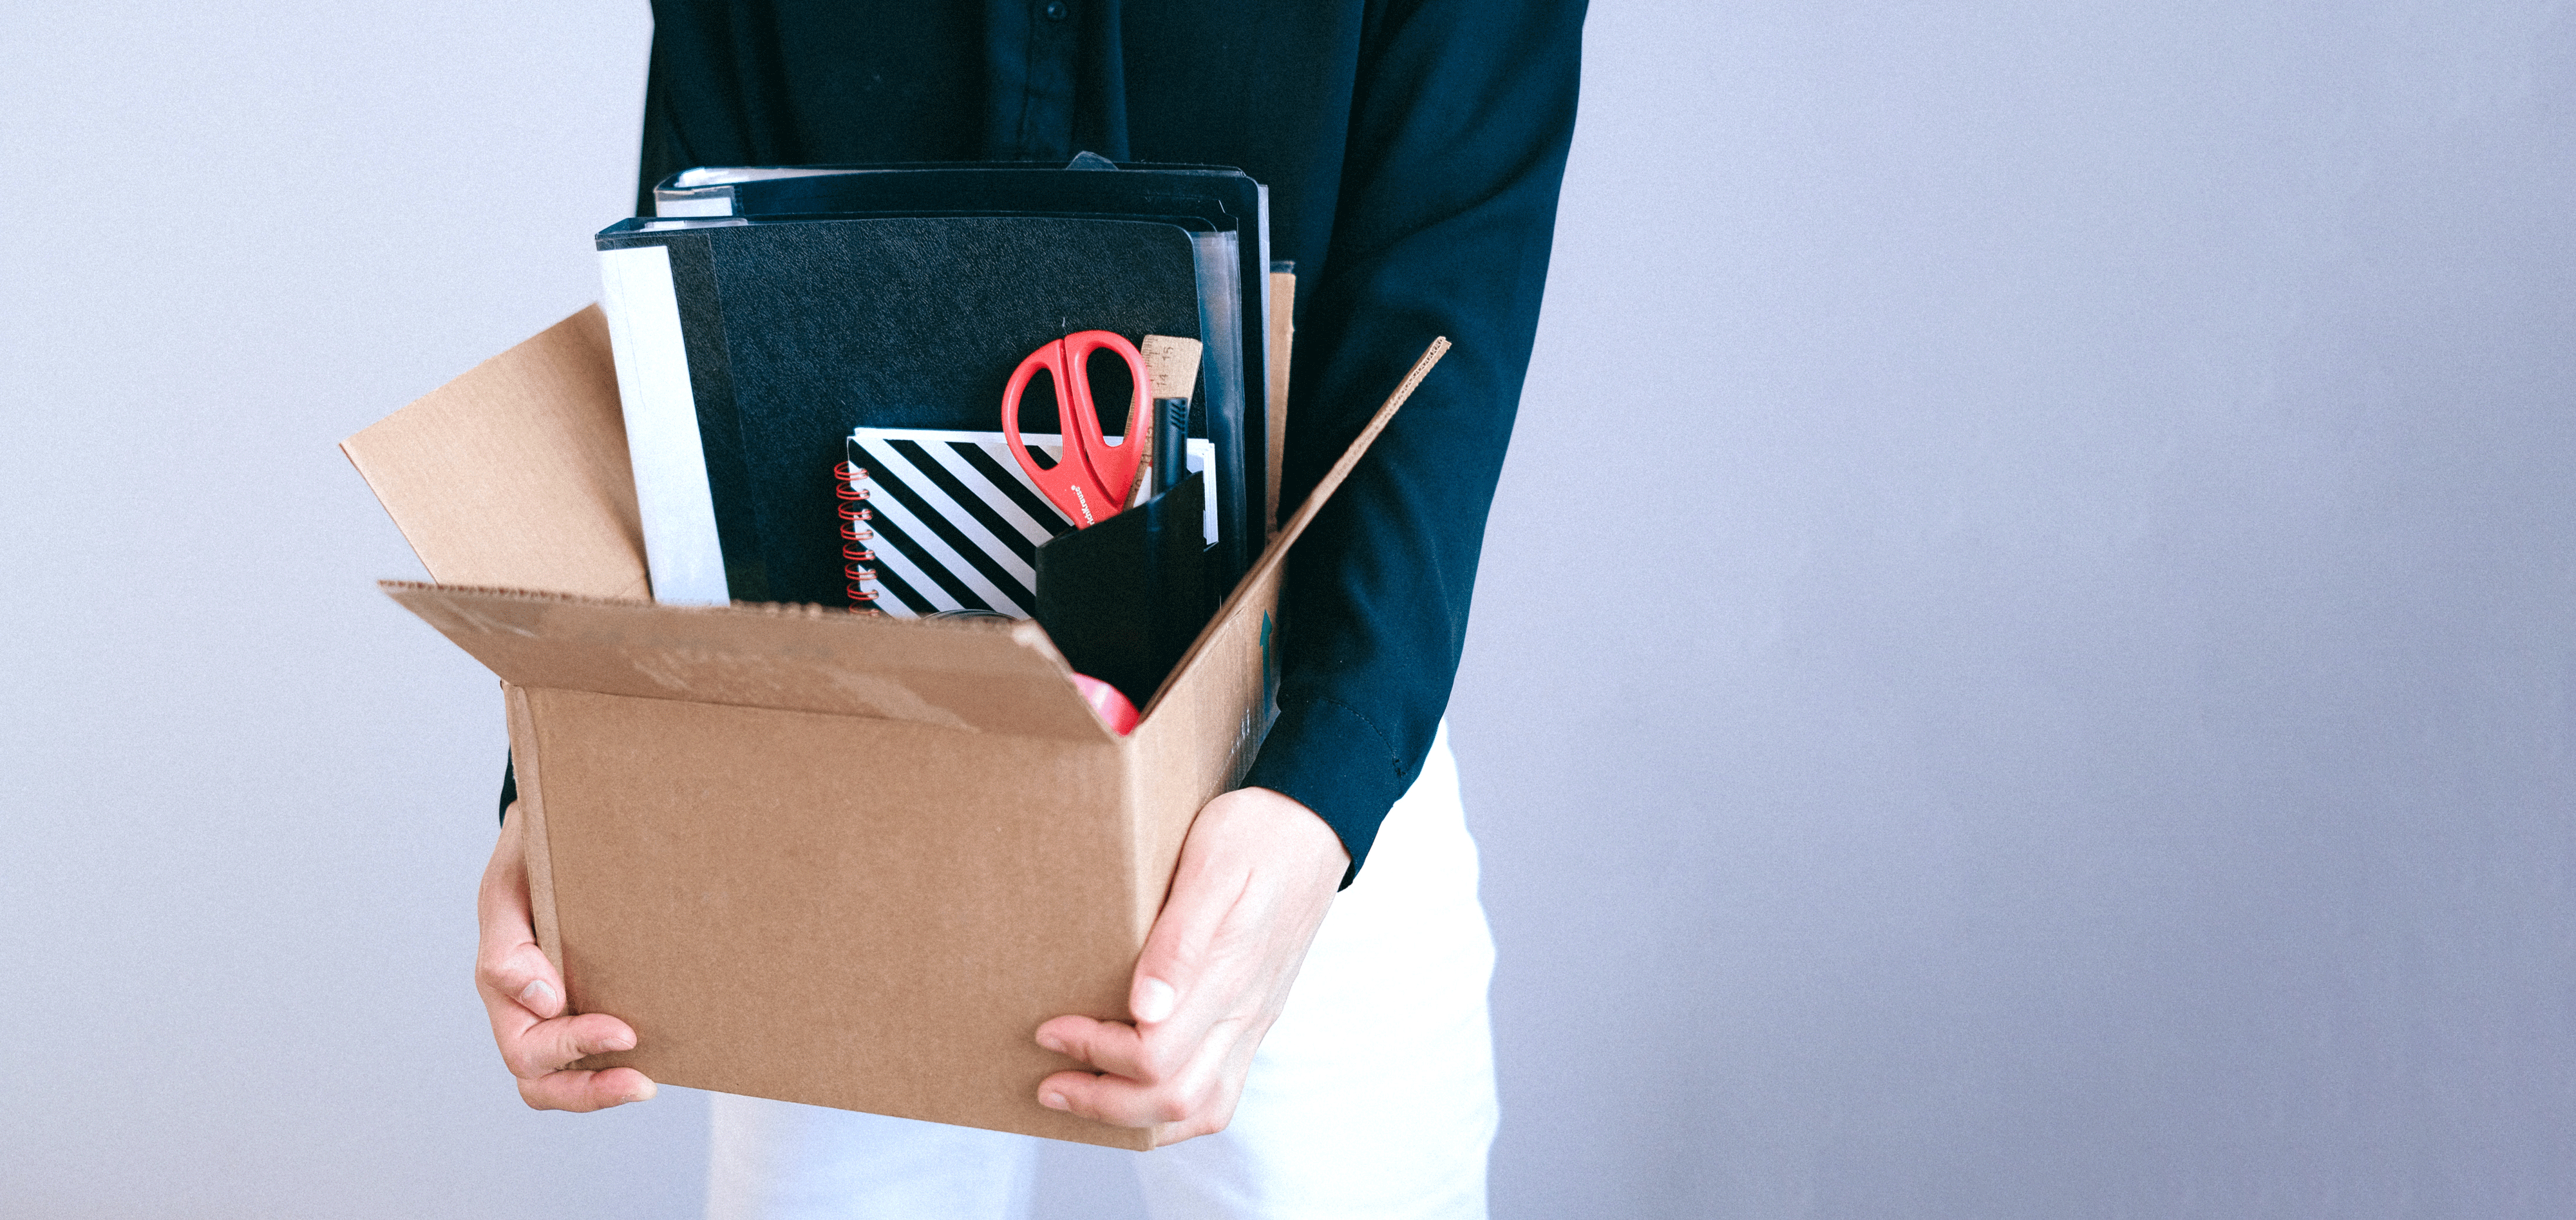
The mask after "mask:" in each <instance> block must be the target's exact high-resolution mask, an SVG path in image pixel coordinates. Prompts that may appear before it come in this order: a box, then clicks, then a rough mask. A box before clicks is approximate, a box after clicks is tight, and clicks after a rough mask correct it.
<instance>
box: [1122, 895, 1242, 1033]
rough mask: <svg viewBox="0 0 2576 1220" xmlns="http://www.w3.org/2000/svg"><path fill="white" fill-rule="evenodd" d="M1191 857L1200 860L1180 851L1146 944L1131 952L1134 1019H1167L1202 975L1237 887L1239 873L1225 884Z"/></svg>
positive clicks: (1129, 1004)
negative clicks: (1169, 887)
mask: <svg viewBox="0 0 2576 1220" xmlns="http://www.w3.org/2000/svg"><path fill="white" fill-rule="evenodd" d="M1193 863H1204V862H1203V861H1198V862H1194V861H1191V860H1189V859H1187V858H1186V853H1185V856H1184V859H1183V861H1182V866H1181V868H1180V869H1179V870H1178V872H1177V873H1176V874H1175V875H1174V876H1173V878H1172V890H1171V894H1170V896H1169V897H1167V898H1166V899H1165V900H1164V902H1163V911H1162V914H1160V915H1157V916H1155V917H1154V928H1153V930H1152V931H1151V932H1149V933H1147V934H1146V936H1145V949H1144V951H1143V952H1142V953H1139V954H1137V955H1136V975H1135V979H1134V981H1133V982H1131V983H1129V984H1128V987H1127V1011H1128V1013H1129V1014H1130V1015H1132V1016H1134V1017H1135V1018H1136V1023H1137V1024H1138V1025H1153V1024H1156V1023H1158V1022H1162V1021H1168V1020H1170V1019H1171V1018H1172V1016H1173V1014H1175V1013H1177V1012H1179V1011H1180V1010H1181V1007H1182V1004H1183V1002H1184V1001H1185V1000H1186V999H1187V998H1188V996H1189V995H1190V993H1191V992H1192V991H1194V990H1196V989H1197V988H1198V987H1199V985H1200V984H1201V983H1202V982H1203V981H1204V976H1205V975H1206V973H1207V970H1208V968H1209V964H1210V962H1211V961H1212V960H1213V959H1214V957H1215V946H1216V942H1217V933H1218V930H1219V928H1220V927H1221V925H1222V924H1223V923H1224V921H1225V915H1226V912H1227V911H1228V910H1230V909H1231V908H1232V907H1233V905H1234V901H1235V899H1236V898H1237V897H1238V896H1239V895H1240V893H1241V892H1242V882H1243V878H1241V877H1239V876H1237V877H1233V878H1231V879H1230V880H1231V882H1232V883H1231V884H1228V883H1227V880H1224V879H1220V878H1219V877H1217V876H1215V875H1212V870H1209V869H1207V868H1205V867H1198V868H1193V867H1191V865H1192V864H1193Z"/></svg>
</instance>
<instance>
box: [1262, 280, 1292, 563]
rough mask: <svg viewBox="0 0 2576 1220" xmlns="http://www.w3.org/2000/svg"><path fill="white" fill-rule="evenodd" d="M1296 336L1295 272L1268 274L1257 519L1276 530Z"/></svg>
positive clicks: (1272, 530) (1272, 531)
mask: <svg viewBox="0 0 2576 1220" xmlns="http://www.w3.org/2000/svg"><path fill="white" fill-rule="evenodd" d="M1296 339H1297V275H1296V273H1295V272H1292V271H1273V272H1271V273H1270V413H1269V417H1268V418H1269V431H1270V435H1269V436H1268V437H1265V438H1264V443H1265V444H1267V445H1268V446H1269V454H1270V461H1269V464H1268V465H1266V466H1264V467H1263V469H1265V470H1268V471H1269V472H1270V486H1268V487H1266V488H1263V489H1262V493H1263V494H1262V504H1261V521H1262V524H1263V525H1264V526H1266V527H1268V529H1269V531H1270V532H1271V533H1272V534H1274V535H1275V534H1277V533H1278V532H1279V467H1280V465H1281V464H1282V463H1284V462H1285V461H1287V459H1288V346H1289V344H1291V343H1294V342H1296Z"/></svg>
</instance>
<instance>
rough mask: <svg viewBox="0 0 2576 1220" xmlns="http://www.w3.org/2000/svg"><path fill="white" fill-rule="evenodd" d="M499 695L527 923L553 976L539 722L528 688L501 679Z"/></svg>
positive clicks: (557, 936)
mask: <svg viewBox="0 0 2576 1220" xmlns="http://www.w3.org/2000/svg"><path fill="white" fill-rule="evenodd" d="M501 697H502V700H503V701H504V703H505V704H506V705H507V710H508V715H509V723H510V763H511V766H512V768H513V769H514V770H516V771H517V772H518V781H519V799H518V801H517V808H518V811H519V856H520V860H521V861H522V863H523V864H524V866H525V867H526V869H527V872H528V917H529V922H530V923H532V924H533V925H535V927H536V932H537V947H538V948H540V949H543V950H545V954H546V960H547V961H550V962H553V963H554V964H555V974H556V975H557V977H561V976H562V974H563V968H564V964H563V963H564V959H563V932H562V929H561V925H560V924H559V923H557V921H556V919H555V859H554V844H553V840H551V839H549V838H547V836H546V799H545V792H546V789H545V784H544V783H543V782H542V779H541V776H540V773H539V768H540V767H541V766H543V765H544V763H543V759H544V754H545V752H544V751H542V750H539V749H538V748H537V722H536V718H535V717H534V716H532V715H530V714H529V711H528V691H527V688H526V687H521V686H512V685H511V684H509V683H507V682H504V683H502V684H501ZM565 1002H566V1004H567V1008H566V1009H565V1011H567V1012H571V1011H576V1010H574V1009H572V1008H570V1007H569V1004H570V997H569V996H567V997H566V1001H565Z"/></svg>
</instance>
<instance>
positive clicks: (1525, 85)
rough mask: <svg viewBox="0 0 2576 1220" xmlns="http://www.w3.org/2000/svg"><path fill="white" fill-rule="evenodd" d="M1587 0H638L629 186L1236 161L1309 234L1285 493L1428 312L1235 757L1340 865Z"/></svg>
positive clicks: (1468, 556) (1404, 744)
mask: <svg viewBox="0 0 2576 1220" xmlns="http://www.w3.org/2000/svg"><path fill="white" fill-rule="evenodd" d="M1583 9H1584V5H1583V0H1418V2H1408V0H1308V2H1303V3H1289V2H1287V0H985V2H983V3H946V4H942V3H931V2H924V0H875V2H841V3H822V2H812V3H791V2H787V0H772V2H769V3H712V2H705V0H656V3H654V5H653V16H654V31H653V50H652V64H651V69H650V75H649V77H648V79H647V83H646V88H645V103H644V144H643V158H642V166H641V173H640V175H639V182H638V185H637V200H638V210H639V211H644V210H645V209H647V208H649V206H650V191H651V188H652V184H653V183H654V182H656V181H658V180H660V179H661V178H662V177H664V176H665V175H667V174H670V173H673V172H676V171H678V170H681V169H686V168H689V167H691V166H697V165H802V164H828V163H846V162H887V161H973V160H1014V161H1016V160H1032V161H1060V160H1066V159H1070V158H1071V157H1072V156H1073V154H1074V153H1075V152H1077V151H1085V150H1087V151H1091V152H1097V153H1100V154H1102V155H1104V156H1107V157H1109V158H1111V159H1113V160H1120V161H1129V160H1133V161H1161V162H1181V163H1192V164H1202V165H1230V166H1235V167H1238V168H1240V169H1242V170H1243V171H1245V172H1246V173H1249V174H1251V175H1252V176H1253V177H1254V178H1256V179H1259V180H1260V181H1261V182H1263V183H1264V184H1266V185H1267V186H1268V187H1269V188H1270V208H1271V252H1272V257H1273V258H1275V259H1284V260H1291V261H1294V262H1295V263H1296V264H1297V273H1298V285H1297V302H1296V326H1297V338H1296V344H1295V351H1294V363H1293V367H1292V369H1291V372H1290V380H1289V388H1290V400H1289V409H1288V434H1287V454H1286V460H1285V462H1284V465H1283V469H1282V475H1281V488H1280V505H1281V511H1282V512H1283V513H1285V512H1286V511H1287V510H1288V509H1290V508H1293V507H1294V506H1295V505H1296V504H1297V503H1298V501H1299V500H1301V499H1303V498H1304V496H1305V493H1306V491H1307V490H1308V489H1310V488H1311V487H1313V486H1314V484H1315V483H1316V481H1317V480H1319V479H1320V478H1321V477H1322V475H1323V474H1324V472H1325V470H1326V469H1328V468H1329V467H1330V466H1331V465H1332V462H1333V460H1334V459H1335V458H1336V457H1338V456H1339V455H1340V454H1341V452H1342V450H1343V448H1344V447H1345V446H1347V445H1348V444H1349V443H1350V441H1351V440H1352V438H1354V437H1355V436H1357V435H1358V433H1359V429H1360V428H1361V426H1362V425H1363V424H1365V423H1366V422H1367V421H1368V418H1369V416H1370V415H1371V414H1372V413H1373V412H1374V411H1375V410H1376V408H1377V406H1378V404H1379V402H1380V401H1382V400H1383V399H1384V398H1385V396H1386V394H1387V392H1388V391H1389V390H1391V389H1393V388H1394V386H1395V384H1396V382H1397V381H1398V380H1400V379H1401V378H1402V377H1403V375H1404V373H1405V371H1406V369H1408V368H1409V367H1410V366H1411V365H1412V363H1413V361H1414V359H1415V358H1416V357H1417V356H1419V355H1420V354H1421V353H1422V349H1423V347H1424V346H1425V345H1427V344H1428V343H1430V341H1431V339H1432V338H1433V336H1435V335H1447V336H1448V337H1449V338H1450V340H1451V341H1452V342H1453V343H1454V344H1455V346H1454V347H1453V348H1452V349H1451V351H1450V353H1449V355H1448V356H1447V357H1446V358H1445V359H1444V360H1442V361H1441V363H1440V365H1439V367H1438V368H1437V369H1436V370H1435V371H1434V372H1433V373H1432V375H1431V376H1430V377H1429V378H1428V379H1426V380H1425V381H1424V382H1423V384H1422V386H1421V388H1420V389H1419V390H1417V391H1416V392H1415V393H1414V395H1413V397H1412V399H1411V400H1410V401H1409V402H1408V403H1407V404H1406V406H1405V408H1404V410H1403V411H1401V412H1399V413H1398V414H1397V416H1396V418H1395V422H1394V424H1393V425H1392V426H1391V427H1389V428H1388V430H1387V432H1386V433H1385V435H1383V436H1381V437H1380V438H1379V439H1378V441H1377V444H1376V445H1375V447H1374V448H1372V449H1371V450H1370V451H1369V455H1368V457H1367V459H1366V460H1365V461H1363V462H1362V463H1361V464H1360V466H1359V468H1358V469H1357V470H1355V471H1354V472H1353V473H1352V474H1351V477H1350V479H1349V480H1348V481H1347V482H1346V483H1344V484H1343V486H1342V489H1341V491H1340V492H1339V493H1338V494H1337V495H1335V497H1334V498H1333V501H1332V503H1331V504H1330V505H1329V506H1328V507H1327V508H1326V509H1325V510H1324V512H1323V513H1322V514H1321V515H1319V516H1318V517H1317V518H1316V520H1315V522H1314V524H1313V526H1312V527H1311V528H1310V529H1309V530H1308V532H1307V533H1306V535H1305V536H1304V537H1303V538H1302V539H1301V540H1300V541H1299V542H1298V544H1297V547H1296V549H1295V551H1293V552H1292V553H1291V556H1290V560H1289V573H1288V583H1287V592H1286V604H1285V607H1284V611H1283V615H1282V620H1283V624H1282V632H1283V635H1282V640H1281V657H1282V666H1281V678H1280V690H1279V710H1280V715H1279V720H1278V722H1277V723H1276V724H1275V725H1273V726H1272V728H1271V730H1270V734H1269V736H1268V737H1267V738H1266V739H1265V740H1264V741H1263V743H1262V746H1261V750H1260V753H1259V755H1258V756H1257V757H1256V759H1255V760H1254V763H1253V766H1252V770H1251V774H1250V775H1249V776H1248V777H1247V779H1246V781H1245V782H1246V783H1247V784H1250V785H1257V786H1260V787H1266V788H1272V789H1275V790H1277V791H1280V792H1283V793H1286V794H1287V795H1289V796H1291V797H1294V798H1296V799H1297V800H1298V801H1299V802H1301V803H1303V804H1304V805H1306V807H1308V808H1310V809H1312V810H1314V811H1315V812H1316V813H1317V814H1318V815H1320V816H1321V817H1322V818H1323V819H1324V820H1325V821H1326V822H1328V823H1330V824H1331V825H1332V827H1333V830H1334V831H1335V832H1336V833H1337V834H1339V835H1340V836H1341V839H1342V843H1343V845H1344V846H1346V847H1347V848H1349V850H1350V854H1351V874H1350V875H1352V876H1356V875H1357V874H1358V870H1359V867H1360V864H1361V862H1362V861H1364V860H1365V859H1366V858H1367V856H1368V849H1369V845H1370V843H1371V842H1372V841H1374V839H1375V838H1376V835H1377V827H1378V823H1379V822H1380V821H1382V820H1383V819H1384V818H1385V817H1386V812H1387V810H1388V809H1389V808H1390V807H1391V806H1393V805H1394V803H1395V801H1396V798H1398V797H1400V796H1402V795H1403V794H1404V791H1405V789H1406V788H1407V787H1409V786H1411V784H1412V782H1413V778H1414V775H1415V773H1416V772H1417V771H1418V770H1419V769H1420V767H1421V765H1422V760H1423V758H1424V756H1425V755H1426V754H1428V753H1429V752H1430V749H1431V741H1432V736H1433V734H1434V733H1435V732H1436V731H1437V730H1438V728H1439V722H1440V716H1441V713H1442V711H1443V710H1444V709H1445V708H1446V707H1447V706H1448V701H1449V690H1450V687H1451V684H1452V682H1453V681H1454V679H1455V677H1456V673H1457V668H1458V658H1459V650H1460V648H1461V646H1462V644H1463V642H1464V640H1465V638H1466V630H1467V603H1468V597H1469V594H1470V593H1471V592H1472V591H1473V590H1474V586H1475V580H1476V559H1477V554H1478V552H1479V550H1480V549H1481V548H1482V546H1483V545H1484V535H1485V516H1486V511H1487V509H1488V507H1489V506H1490V504H1491V503H1492V500H1493V495H1494V483H1495V480H1496V478H1497V477H1498V475H1499V474H1500V472H1501V468H1502V463H1503V451H1504V447H1505V445H1506V444H1507V443H1508V442H1509V440H1510V437H1511V428H1512V417H1513V414H1514V412H1515V410H1516V409H1517V407H1518V404H1519V398H1520V389H1521V381H1522V377H1523V375H1524V373H1525V372H1526V371H1527V369H1528V365H1529V355H1530V343H1531V338H1532V335H1533V333H1534V332H1535V330H1536V329H1537V325H1538V314H1539V293H1540V290H1541V288H1542V287H1543V286H1544V284H1545V283H1546V279H1547V258H1548V246H1549V241H1550V237H1551V234H1552V232H1553V230H1554V226H1555V221H1556V197H1557V185H1558V182H1559V180H1560V179H1561V178H1562V177H1563V175H1564V170H1565V156H1566V147H1567V143H1568V141H1569V140H1570V138H1571V137H1572V134H1573V130H1574V108H1575V93H1576V84H1577V79H1578V77H1579V75H1580V70H1581V64H1582V26H1583ZM507 798H508V794H505V796H504V801H505V804H506V801H507ZM1345 883H1346V884H1347V878H1346V879H1345Z"/></svg>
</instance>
